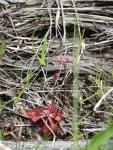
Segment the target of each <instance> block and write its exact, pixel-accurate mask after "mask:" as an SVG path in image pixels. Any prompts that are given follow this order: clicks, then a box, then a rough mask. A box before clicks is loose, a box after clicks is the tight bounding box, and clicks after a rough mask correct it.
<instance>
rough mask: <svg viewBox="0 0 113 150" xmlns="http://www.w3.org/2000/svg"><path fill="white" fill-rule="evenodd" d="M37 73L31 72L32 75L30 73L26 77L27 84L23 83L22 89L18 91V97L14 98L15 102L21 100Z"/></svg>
mask: <svg viewBox="0 0 113 150" xmlns="http://www.w3.org/2000/svg"><path fill="white" fill-rule="evenodd" d="M34 75H35V74H34V73H31V74H30V75H28V76H27V77H26V79H25V84H23V85H22V89H21V90H20V91H19V92H18V94H17V96H16V98H15V99H14V103H17V102H18V101H19V98H20V97H21V96H22V95H23V93H24V92H25V90H26V88H27V87H28V85H29V83H30V81H31V79H32V78H33V76H34Z"/></svg>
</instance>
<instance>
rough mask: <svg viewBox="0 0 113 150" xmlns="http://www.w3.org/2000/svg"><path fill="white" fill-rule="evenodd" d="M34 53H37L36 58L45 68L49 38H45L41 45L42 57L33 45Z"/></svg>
mask: <svg viewBox="0 0 113 150" xmlns="http://www.w3.org/2000/svg"><path fill="white" fill-rule="evenodd" d="M32 48H33V51H34V53H35V56H36V58H37V61H38V63H39V64H40V65H41V66H45V51H46V48H47V36H44V42H43V44H41V46H40V48H41V49H42V51H41V56H39V54H38V51H37V50H36V49H35V47H34V45H32Z"/></svg>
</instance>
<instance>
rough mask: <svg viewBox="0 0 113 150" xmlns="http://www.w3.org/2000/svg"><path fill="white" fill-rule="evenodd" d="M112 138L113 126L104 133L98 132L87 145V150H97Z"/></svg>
mask: <svg viewBox="0 0 113 150" xmlns="http://www.w3.org/2000/svg"><path fill="white" fill-rule="evenodd" d="M112 136H113V124H112V125H110V126H109V127H107V128H106V129H105V130H104V131H101V132H99V133H98V134H96V136H95V137H94V138H93V140H92V142H91V143H90V144H89V146H88V148H87V150H97V149H98V147H99V146H101V145H103V144H106V142H107V140H108V139H109V138H110V137H112Z"/></svg>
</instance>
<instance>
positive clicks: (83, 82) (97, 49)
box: [0, 0, 113, 141]
mask: <svg viewBox="0 0 113 150" xmlns="http://www.w3.org/2000/svg"><path fill="white" fill-rule="evenodd" d="M112 9H113V1H111V0H107V1H104V0H99V1H96V0H77V1H74V0H52V1H49V0H47V1H46V0H42V1H40V0H38V1H37V0H32V1H27V0H26V2H25V3H23V4H9V5H1V7H0V42H5V43H6V45H7V47H6V50H5V54H4V56H3V57H2V58H1V59H0V76H1V78H0V101H1V108H3V110H2V111H1V119H0V122H1V125H0V128H1V130H2V132H3V139H5V140H10V139H12V140H25V141H26V140H32V139H38V138H39V135H40V134H39V133H38V129H37V125H33V126H32V125H31V124H30V122H29V120H27V119H26V118H23V117H22V115H21V114H20V112H19V110H20V108H21V109H25V110H27V111H29V110H31V109H32V108H35V107H42V106H45V105H46V104H48V103H53V105H54V106H55V107H56V108H58V109H59V110H60V111H62V114H63V117H64V119H63V122H62V124H61V126H60V131H59V132H58V133H57V135H56V136H55V135H54V133H52V135H53V136H54V138H56V139H63V140H70V139H71V137H72V126H71V125H72V118H73V116H72V82H73V77H72V63H70V62H69V63H67V64H65V65H64V64H61V63H59V62H58V61H57V56H59V55H70V56H72V49H73V31H74V24H75V19H76V20H77V24H78V30H79V31H80V32H81V35H82V34H83V32H84V31H85V32H84V39H83V41H82V43H81V44H82V45H81V54H80V62H79V91H80V104H79V114H78V117H79V120H78V124H79V129H80V132H81V137H82V136H83V137H85V138H86V137H87V138H89V137H91V136H92V135H94V134H95V132H96V131H99V130H102V129H103V128H104V127H105V123H106V122H107V121H110V120H108V119H107V118H108V117H111V118H112V91H111V93H109V95H105V97H104V98H103V99H104V100H105V101H104V102H103V103H102V105H101V107H100V108H99V109H100V111H101V112H99V113H96V112H95V111H94V108H95V106H97V105H96V104H97V103H98V101H99V99H100V98H101V97H102V96H103V95H104V94H105V93H106V92H107V91H109V89H110V87H111V86H112V82H113V70H112V67H113V64H112V62H113V55H112V54H113V49H112V48H113V45H112V44H113V38H112V35H113V33H112V31H113V11H112ZM45 34H46V36H47V37H48V43H47V49H46V52H45V61H46V65H45V66H41V65H40V64H39V62H38V61H37V58H36V57H35V54H34V51H33V46H32V45H34V47H35V49H37V50H38V54H39V55H40V54H41V48H40V45H42V44H43V41H44V39H43V37H44V36H45ZM79 44H80V40H79V35H77V37H76V45H75V48H76V49H77V47H78V46H79ZM56 75H59V76H58V78H57V79H56ZM29 76H31V78H30V79H29V80H27V79H28V77H29ZM26 83H27V84H26ZM110 94H111V95H110ZM106 96H107V97H106ZM15 100H16V104H15ZM96 111H97V110H96ZM44 138H46V137H44ZM50 139H53V138H51V137H50Z"/></svg>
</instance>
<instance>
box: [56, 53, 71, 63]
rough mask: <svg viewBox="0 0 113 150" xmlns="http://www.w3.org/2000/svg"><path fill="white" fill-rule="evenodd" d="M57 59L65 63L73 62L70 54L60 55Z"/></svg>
mask: <svg viewBox="0 0 113 150" xmlns="http://www.w3.org/2000/svg"><path fill="white" fill-rule="evenodd" d="M56 60H57V61H58V62H59V63H61V64H64V63H71V62H72V56H69V55H59V56H57V57H56Z"/></svg>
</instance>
